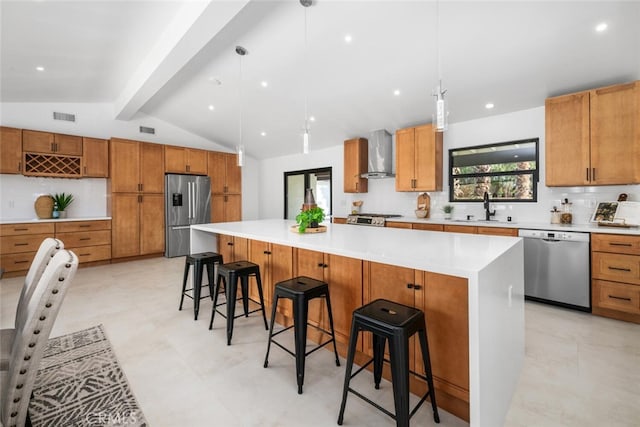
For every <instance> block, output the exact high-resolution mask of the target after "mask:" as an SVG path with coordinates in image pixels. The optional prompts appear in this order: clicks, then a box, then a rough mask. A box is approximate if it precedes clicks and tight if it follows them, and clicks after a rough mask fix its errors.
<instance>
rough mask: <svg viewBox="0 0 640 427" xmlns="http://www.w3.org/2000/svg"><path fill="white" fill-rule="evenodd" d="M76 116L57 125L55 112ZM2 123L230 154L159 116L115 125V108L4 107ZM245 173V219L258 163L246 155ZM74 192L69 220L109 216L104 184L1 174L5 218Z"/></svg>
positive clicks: (251, 209) (0, 212)
mask: <svg viewBox="0 0 640 427" xmlns="http://www.w3.org/2000/svg"><path fill="white" fill-rule="evenodd" d="M54 111H56V112H61V113H69V114H75V115H76V121H75V122H64V121H59V120H53V112H54ZM0 124H2V126H10V127H16V128H22V129H34V130H41V131H48V132H56V133H66V134H70V135H81V136H88V137H94V138H104V139H109V138H111V137H118V138H126V139H134V140H138V141H145V142H151V143H158V144H170V145H179V146H185V147H193V148H202V149H205V150H214V151H225V152H229V151H231V150H229V149H228V148H227V147H224V146H222V145H220V144H217V143H215V142H213V141H210V140H208V139H206V138H202V137H200V136H198V135H195V134H192V133H189V132H186V131H184V130H183V129H181V128H178V127H176V126H173V125H172V124H170V123H167V122H164V121H162V120H159V119H157V118H155V117H151V116H147V115H145V114H143V113H138V114H137V115H136V116H135V117H134V118H133V119H132V120H131V121H122V120H116V119H115V118H114V114H113V107H112V105H111V104H107V103H103V104H98V103H93V104H89V103H15V102H5V103H1V104H0ZM140 126H149V127H153V128H155V130H156V133H155V135H148V134H143V133H140V132H139V127H140ZM245 165H246V166H245V167H244V168H243V170H242V191H243V194H242V202H243V204H242V207H243V209H242V210H243V218H245V219H255V218H257V217H258V212H259V205H258V194H257V188H258V179H259V168H260V165H259V163H258V162H257V161H256V160H255V159H252V158H250V157H246V156H245ZM63 191H64V192H67V191H70V192H72V193H73V194H74V195H76V194H77V195H79V196H80V199H78V198H77V197H76V198H77V200H76V202H74V203H73V205H72V207H71V208H70V211H69V214H68V215H69V217H85V216H105V215H106V214H107V211H106V180H105V179H80V180H77V179H63V178H33V177H23V176H20V175H4V174H3V175H0V219H4V220H8V219H30V218H34V217H35V212H34V210H33V203H34V202H35V199H36V198H37V196H38V195H40V194H42V193H45V194H48V193H52V192H63Z"/></svg>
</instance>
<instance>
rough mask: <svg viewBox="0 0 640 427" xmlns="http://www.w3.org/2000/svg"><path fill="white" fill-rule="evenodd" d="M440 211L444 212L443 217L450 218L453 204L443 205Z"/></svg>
mask: <svg viewBox="0 0 640 427" xmlns="http://www.w3.org/2000/svg"><path fill="white" fill-rule="evenodd" d="M442 211H443V212H444V219H451V215H452V214H453V205H444V206H443V207H442Z"/></svg>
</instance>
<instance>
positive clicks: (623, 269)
mask: <svg viewBox="0 0 640 427" xmlns="http://www.w3.org/2000/svg"><path fill="white" fill-rule="evenodd" d="M607 268H608V269H609V270H615V271H626V272H631V269H630V268H622V267H611V266H609V267H607Z"/></svg>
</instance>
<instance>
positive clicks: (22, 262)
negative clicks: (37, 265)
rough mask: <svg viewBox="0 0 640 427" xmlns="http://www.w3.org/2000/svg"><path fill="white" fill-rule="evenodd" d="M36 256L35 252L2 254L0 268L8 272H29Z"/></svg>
mask: <svg viewBox="0 0 640 427" xmlns="http://www.w3.org/2000/svg"><path fill="white" fill-rule="evenodd" d="M35 256H36V253H35V252H24V253H21V254H2V255H1V256H0V267H2V268H4V271H6V272H10V271H23V270H28V269H29V267H31V262H32V261H33V258H34V257H35Z"/></svg>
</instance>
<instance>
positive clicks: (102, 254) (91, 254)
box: [65, 245, 111, 263]
mask: <svg viewBox="0 0 640 427" xmlns="http://www.w3.org/2000/svg"><path fill="white" fill-rule="evenodd" d="M65 249H66V248H65ZM71 250H72V251H73V253H75V254H76V255H77V256H78V261H79V262H80V263H83V262H93V261H104V260H109V259H111V245H101V246H85V247H79V248H71Z"/></svg>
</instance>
